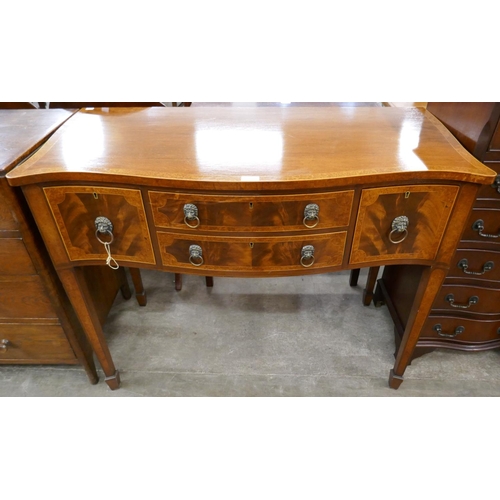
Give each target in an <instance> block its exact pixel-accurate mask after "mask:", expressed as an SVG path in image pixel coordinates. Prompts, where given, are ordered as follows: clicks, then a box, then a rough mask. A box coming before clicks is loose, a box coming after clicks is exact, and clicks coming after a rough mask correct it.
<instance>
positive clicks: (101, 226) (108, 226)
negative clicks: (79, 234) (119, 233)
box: [94, 217, 114, 245]
mask: <svg viewBox="0 0 500 500" xmlns="http://www.w3.org/2000/svg"><path fill="white" fill-rule="evenodd" d="M94 225H95V228H96V229H95V236H96V238H97V240H98V241H99V243H102V244H103V245H106V244H108V245H111V243H113V240H114V236H113V223H112V222H111V221H110V220H109V219H108V218H107V217H96V220H95V221H94ZM99 234H108V235H109V236H110V241H102V240H101V238H99Z"/></svg>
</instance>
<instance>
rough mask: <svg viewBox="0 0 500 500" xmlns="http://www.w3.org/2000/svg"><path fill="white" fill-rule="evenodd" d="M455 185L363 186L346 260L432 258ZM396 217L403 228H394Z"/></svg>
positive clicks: (455, 190) (456, 191)
mask: <svg viewBox="0 0 500 500" xmlns="http://www.w3.org/2000/svg"><path fill="white" fill-rule="evenodd" d="M458 189H459V188H458V186H439V185H436V186H434V185H416V186H396V187H387V188H374V189H364V190H363V192H362V194H361V200H360V206H359V211H358V218H357V221H356V229H355V233H354V239H353V243H352V251H351V257H350V263H351V264H362V263H369V262H377V261H386V260H407V259H412V260H416V259H419V260H422V261H431V260H433V259H434V258H435V256H436V253H437V251H438V248H439V245H440V243H441V238H442V236H443V234H444V230H445V228H446V225H447V223H448V219H449V217H450V214H451V210H452V208H453V204H454V202H455V199H456V197H457V194H458ZM398 218H399V219H398ZM396 219H397V220H396ZM395 220H396V222H395ZM398 221H402V223H403V226H405V225H406V226H407V227H406V229H404V230H403V229H402V228H403V226H399V228H398V229H394V228H395V227H396V226H397V225H398Z"/></svg>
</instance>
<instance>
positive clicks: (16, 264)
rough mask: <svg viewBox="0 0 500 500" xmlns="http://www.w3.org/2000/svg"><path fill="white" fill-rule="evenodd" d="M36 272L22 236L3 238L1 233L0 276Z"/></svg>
mask: <svg viewBox="0 0 500 500" xmlns="http://www.w3.org/2000/svg"><path fill="white" fill-rule="evenodd" d="M18 274H19V275H27V274H36V269H35V268H34V266H33V262H32V261H31V258H30V256H29V254H28V252H27V250H26V246H25V245H24V242H23V240H22V239H21V238H2V237H1V233H0V276H2V275H3V276H5V275H10V276H16V275H18Z"/></svg>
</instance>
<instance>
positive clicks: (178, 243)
mask: <svg viewBox="0 0 500 500" xmlns="http://www.w3.org/2000/svg"><path fill="white" fill-rule="evenodd" d="M346 235H347V233H346V232H345V231H341V232H338V233H329V234H322V235H314V236H311V237H310V238H308V237H307V235H303V236H289V237H280V236H278V237H269V238H266V237H256V238H240V237H231V236H230V237H215V236H198V235H194V236H192V237H187V236H184V235H181V234H178V233H176V234H174V233H167V232H158V242H159V245H160V252H161V257H162V261H163V265H164V266H165V267H169V268H180V269H183V268H184V269H191V270H192V269H195V268H196V269H199V270H200V271H202V270H207V271H218V270H219V271H228V272H231V271H235V272H246V271H262V272H273V271H276V272H280V271H297V270H304V269H305V268H308V269H311V270H314V269H321V268H330V267H337V266H340V265H341V264H342V258H343V255H344V247H345V240H346ZM193 245H195V246H198V247H199V248H200V249H201V255H200V257H197V256H195V257H193V256H192V254H191V251H190V247H192V246H193ZM310 246H312V247H313V258H312V257H308V256H307V255H306V256H305V257H304V256H303V254H302V249H303V248H304V247H310ZM190 258H191V261H190ZM301 259H302V264H301Z"/></svg>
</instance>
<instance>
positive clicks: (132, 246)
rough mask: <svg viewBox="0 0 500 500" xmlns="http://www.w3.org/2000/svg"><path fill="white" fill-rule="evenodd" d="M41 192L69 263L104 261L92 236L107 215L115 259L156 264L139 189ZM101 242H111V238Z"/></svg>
mask: <svg viewBox="0 0 500 500" xmlns="http://www.w3.org/2000/svg"><path fill="white" fill-rule="evenodd" d="M44 191H45V195H46V197H47V200H48V202H49V204H50V208H51V210H52V213H53V216H54V218H55V219H56V221H57V223H58V228H59V230H60V232H61V236H62V238H63V241H64V244H65V246H66V249H67V251H68V254H69V255H70V258H71V260H86V259H99V260H102V259H106V257H107V254H106V251H105V249H104V245H103V244H102V243H100V242H99V241H98V239H97V238H96V236H95V235H96V227H95V220H96V218H97V217H100V216H109V217H111V218H112V222H113V226H114V227H113V235H116V238H115V237H114V240H113V255H114V256H115V258H118V259H125V260H128V261H130V262H138V263H144V264H155V258H154V255H153V248H152V246H151V238H150V235H149V230H148V226H147V222H146V215H145V212H144V204H143V201H142V196H141V193H140V191H139V190H137V189H116V188H103V187H100V188H90V187H82V186H77V187H73V186H64V187H47V188H45V189H44ZM101 240H102V241H110V236H108V235H103V236H102V238H101Z"/></svg>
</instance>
